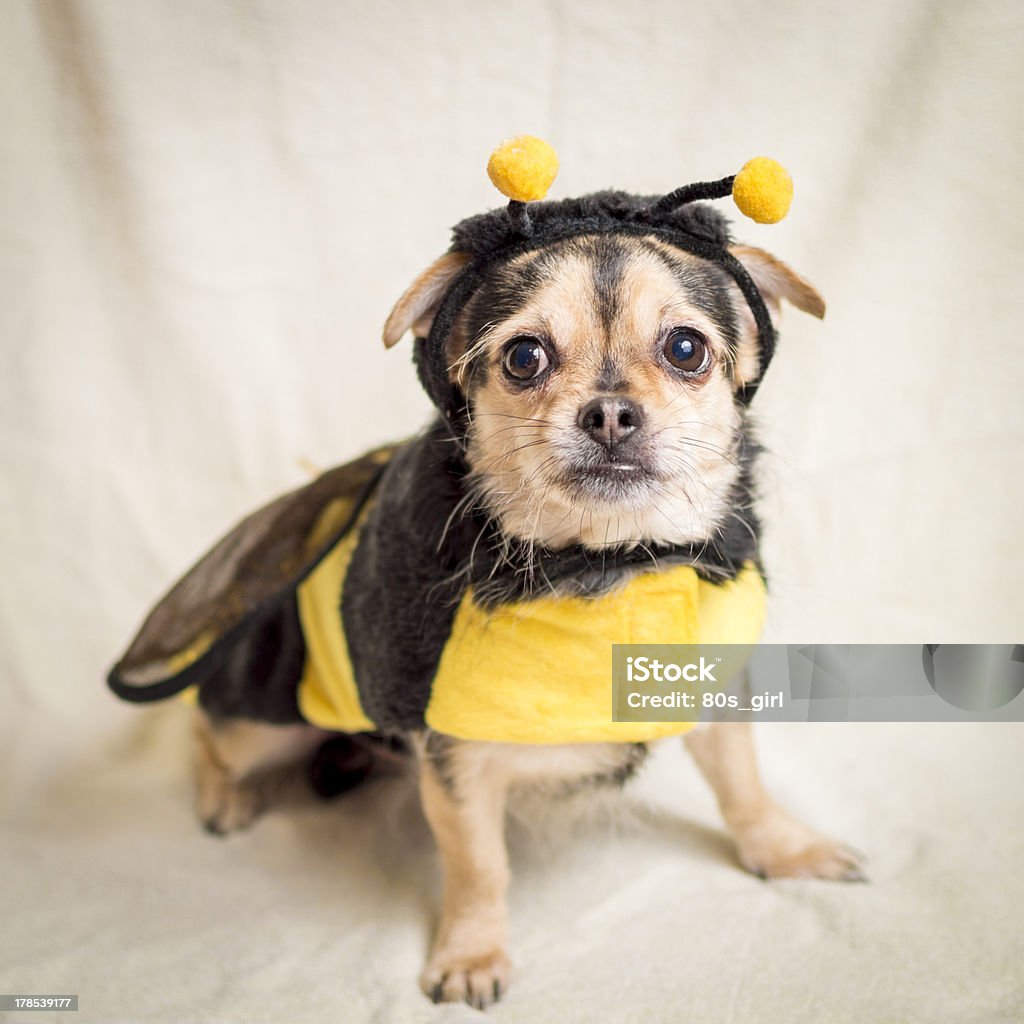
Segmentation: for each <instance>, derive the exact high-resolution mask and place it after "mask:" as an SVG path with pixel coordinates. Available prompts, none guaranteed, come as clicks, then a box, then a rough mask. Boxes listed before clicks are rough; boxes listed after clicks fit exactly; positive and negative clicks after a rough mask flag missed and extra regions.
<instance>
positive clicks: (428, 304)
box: [384, 252, 469, 348]
mask: <svg viewBox="0 0 1024 1024" xmlns="http://www.w3.org/2000/svg"><path fill="white" fill-rule="evenodd" d="M468 261H469V256H468V255H467V254H466V253H464V252H446V253H445V254H444V255H443V256H442V257H441V258H440V259H437V260H435V261H434V262H433V263H431V264H430V266H429V267H427V269H426V270H424V271H423V273H422V274H420V275H419V277H417V278H416V280H415V281H413V283H412V284H411V285H409V287H408V288H407V289H406V290H405V294H404V295H403V296H402V297H401V298H400V299H399V300H398V301H397V302H396V303H395V308H394V309H392V310H391V315H390V316H389V317H388V319H387V323H385V324H384V346H385V348H391V346H392V345H394V344H396V343H397V342H399V341H400V340H401V338H402V335H403V334H405V332H406V331H407V330H409V328H410V327H411V328H413V329H414V331H415V333H416V335H417V337H425V336H426V335H427V334H428V333H429V331H430V324H431V322H432V321H433V319H434V316H435V314H436V313H437V308H438V306H439V305H440V304H441V299H442V298H444V293H445V291H447V289H448V285H450V284H451V283H452V281H453V280H454V278H455V275H456V274H458V272H459V271H460V270H462V268H463V267H464V266H465V265H466V263H467V262H468Z"/></svg>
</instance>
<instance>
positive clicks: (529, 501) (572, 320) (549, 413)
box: [456, 243, 738, 548]
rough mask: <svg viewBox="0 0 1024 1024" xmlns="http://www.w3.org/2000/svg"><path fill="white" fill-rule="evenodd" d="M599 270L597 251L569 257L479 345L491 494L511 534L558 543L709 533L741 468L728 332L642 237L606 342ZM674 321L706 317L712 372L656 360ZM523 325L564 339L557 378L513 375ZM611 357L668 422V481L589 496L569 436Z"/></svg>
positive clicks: (477, 395) (479, 424)
mask: <svg viewBox="0 0 1024 1024" xmlns="http://www.w3.org/2000/svg"><path fill="white" fill-rule="evenodd" d="M659 244H660V243H659ZM591 277H592V272H591V265H590V262H589V261H588V260H587V259H586V258H584V257H582V256H579V255H569V256H567V257H566V258H565V259H564V260H563V261H562V262H561V263H560V264H559V266H558V268H557V271H556V272H555V275H554V278H553V279H552V280H551V281H550V282H548V283H547V284H546V285H544V286H543V287H542V288H541V289H540V290H539V291H538V293H537V294H536V295H535V296H534V297H533V299H532V300H531V301H530V303H529V304H528V305H527V306H526V307H525V308H524V309H523V310H521V311H520V312H519V313H518V314H517V315H516V316H514V317H513V318H511V319H510V320H506V321H503V322H502V323H499V324H496V325H495V326H494V327H493V328H492V329H491V330H490V331H488V332H487V334H486V335H485V336H484V337H483V338H482V339H479V340H478V341H477V342H476V343H475V344H474V346H473V348H472V349H471V351H470V353H469V357H471V358H477V359H478V358H483V359H486V360H487V361H488V363H489V365H490V366H491V367H492V372H491V373H489V374H488V376H487V381H486V383H485V384H484V386H483V387H482V388H478V389H476V390H475V391H474V392H473V408H474V416H473V422H472V425H471V428H470V434H469V446H468V457H469V463H470V466H471V468H472V470H473V475H474V480H475V481H476V484H477V486H478V488H479V490H480V493H481V494H482V496H483V498H484V504H486V505H487V506H488V507H489V508H490V509H491V510H493V511H494V512H495V513H496V516H497V518H498V519H499V521H500V523H501V526H502V530H503V532H504V533H505V534H506V535H508V536H511V537H515V538H518V539H521V540H526V541H529V542H533V543H539V544H544V545H546V546H548V547H554V548H557V547H563V546H565V545H568V544H573V543H581V544H584V545H587V546H590V547H603V546H605V545H619V544H639V543H651V542H662V543H675V544H682V543H686V542H688V541H694V540H699V539H703V538H705V537H707V536H708V535H709V534H711V533H713V532H714V530H715V528H716V526H717V525H718V524H719V523H720V522H721V519H722V517H723V516H724V515H725V513H726V512H727V510H728V509H727V505H726V498H727V496H728V493H729V490H730V488H731V486H732V484H733V481H734V480H735V478H736V475H737V473H738V466H737V465H736V460H735V451H734V450H733V440H734V433H735V427H736V423H737V415H738V414H737V413H736V411H735V408H734V405H733V400H732V393H733V388H734V384H733V382H732V381H731V379H730V377H729V371H728V360H727V351H726V343H725V339H724V338H722V337H721V335H720V333H719V332H718V330H717V328H716V327H715V325H714V324H713V323H712V322H711V321H710V320H709V319H708V317H707V316H706V315H705V314H704V313H703V312H702V311H701V310H700V309H699V308H698V307H697V306H696V305H694V304H693V303H692V302H691V301H689V299H688V297H687V295H686V293H685V291H684V290H683V289H682V287H681V286H680V284H679V282H678V281H677V280H676V279H675V278H674V277H673V275H672V274H671V272H670V271H669V270H668V269H667V268H666V267H665V266H664V265H663V264H662V263H661V262H660V261H659V260H658V259H657V257H656V256H655V255H654V254H652V253H650V252H649V251H647V250H646V249H644V248H643V247H642V246H640V245H638V244H637V245H635V246H634V251H633V253H632V254H631V258H630V260H629V263H628V266H627V268H626V270H625V274H624V279H623V282H622V285H621V287H620V289H619V291H620V294H621V295H622V296H623V297H624V299H625V301H624V302H623V303H622V309H621V312H620V314H619V316H618V317H617V318H616V320H615V322H614V324H613V325H612V328H611V330H610V332H609V338H608V342H607V344H604V343H602V339H603V336H604V329H603V327H602V325H601V323H600V321H599V318H598V314H597V310H596V308H595V303H594V296H593V285H592V281H591ZM668 325H671V326H693V327H696V328H697V329H698V330H700V331H701V333H703V334H704V335H705V336H706V337H707V338H708V339H709V340H710V341H711V343H712V351H713V353H714V360H715V361H714V365H713V366H712V369H711V373H710V375H709V376H708V378H707V380H706V381H704V382H702V383H700V384H695V383H687V382H683V381H680V380H679V379H678V378H674V377H672V376H671V375H669V374H668V373H666V372H665V371H664V370H663V369H662V368H661V367H659V366H658V365H657V364H656V363H655V362H654V360H653V359H652V346H653V345H654V343H655V339H656V338H657V337H658V334H659V332H660V331H662V330H663V329H664V328H665V327H666V326H668ZM518 334H544V335H546V336H548V337H550V338H552V339H554V341H555V344H556V346H557V347H558V349H559V352H560V353H561V354H562V360H561V368H560V369H559V370H558V371H557V379H555V377H554V376H553V377H552V380H551V386H550V387H548V386H544V387H541V388H537V389H532V390H530V391H528V392H525V393H523V392H518V391H514V390H512V389H510V388H509V387H508V386H507V384H506V383H505V381H504V380H503V376H502V373H501V370H500V366H499V360H500V357H501V351H502V346H503V345H504V344H505V343H506V342H507V341H508V340H509V339H511V338H513V337H515V336H516V335H518ZM605 357H611V358H612V359H613V360H615V361H616V363H617V364H618V365H619V366H620V368H621V369H622V372H623V374H624V375H625V378H626V382H627V387H626V389H625V391H624V394H626V395H628V396H630V397H637V398H639V399H641V400H642V402H643V406H644V410H645V413H646V414H647V417H648V423H649V425H650V430H651V431H652V432H655V431H656V432H658V438H659V441H658V453H657V456H656V458H657V461H658V463H659V469H660V474H661V479H660V481H659V485H658V487H657V488H656V490H654V491H652V493H650V494H649V495H648V496H647V497H646V498H643V497H641V498H638V499H637V500H636V501H631V502H623V503H618V504H607V505H604V506H601V505H598V504H595V503H591V504H588V505H585V506H581V503H580V501H579V500H578V498H577V497H576V496H575V495H574V494H572V493H571V492H568V491H567V490H565V489H564V488H563V487H562V486H560V484H559V482H558V476H559V473H560V472H561V471H562V470H563V469H564V458H563V455H562V452H563V449H564V437H565V435H566V434H568V433H571V432H572V430H573V427H574V424H575V422H576V418H577V416H578V414H579V410H580V408H581V406H582V405H583V404H584V403H585V402H586V401H588V400H589V399H591V398H593V397H594V395H595V387H594V382H595V379H596V378H597V377H598V374H599V372H600V368H601V364H602V361H603V360H604V359H605ZM464 361H465V360H464ZM457 370H458V367H456V371H457Z"/></svg>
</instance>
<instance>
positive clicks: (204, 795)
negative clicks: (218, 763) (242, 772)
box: [196, 772, 264, 836]
mask: <svg viewBox="0 0 1024 1024" xmlns="http://www.w3.org/2000/svg"><path fill="white" fill-rule="evenodd" d="M263 806H264V801H263V793H262V787H261V786H259V785H257V784H256V783H254V782H248V781H244V782H235V781H233V780H232V779H231V778H230V777H228V776H227V775H226V774H224V773H221V772H204V773H201V775H200V777H199V779H198V780H197V786H196V815H197V817H198V818H199V822H200V824H201V825H202V826H203V828H205V829H206V831H207V832H209V833H211V834H212V835H216V836H226V835H228V834H230V833H231V832H238V831H239V830H241V829H244V828H248V827H249V826H250V825H251V824H252V823H253V822H254V821H255V820H256V819H257V818H258V817H259V816H260V813H261V812H262V811H263Z"/></svg>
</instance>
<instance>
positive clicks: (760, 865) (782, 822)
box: [686, 722, 864, 882]
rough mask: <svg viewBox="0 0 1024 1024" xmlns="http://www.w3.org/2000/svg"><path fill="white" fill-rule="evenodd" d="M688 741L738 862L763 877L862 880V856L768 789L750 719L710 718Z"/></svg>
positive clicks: (688, 735)
mask: <svg viewBox="0 0 1024 1024" xmlns="http://www.w3.org/2000/svg"><path fill="white" fill-rule="evenodd" d="M686 745H687V747H688V748H689V750H690V753H691V754H693V757H694V760H696V762H697V765H698V767H699V768H700V770H701V772H702V774H703V775H704V778H706V779H707V781H708V782H709V783H710V785H711V788H712V789H713V790H714V791H715V797H716V798H717V799H718V806H719V807H720V808H721V811H722V817H723V818H724V819H725V823H726V825H727V826H728V828H729V831H730V832H731V833H732V835H733V838H734V839H735V841H736V850H737V853H738V855H739V859H740V862H741V863H742V864H743V866H744V867H745V868H747V869H748V870H749V871H752V872H754V874H756V875H760V876H762V877H763V878H782V877H797V876H802V877H815V878H830V879H836V880H840V881H847V882H853V881H863V880H864V875H863V873H862V872H861V868H860V860H861V858H860V855H859V854H858V853H857V852H856V851H855V850H852V849H851V848H850V847H848V846H845V845H844V844H843V843H839V842H836V841H835V840H833V839H829V838H828V837H827V836H823V835H821V834H820V833H818V832H815V831H814V830H813V829H810V828H808V827H807V826H806V825H804V824H802V823H801V822H799V821H797V820H796V818H794V817H793V816H792V815H791V814H789V812H788V811H785V810H784V809H783V808H781V807H780V806H779V805H778V804H777V803H776V802H775V801H774V800H773V799H772V798H771V797H770V796H769V795H768V793H767V792H766V790H765V788H764V785H763V784H762V782H761V776H760V773H759V772H758V770H757V759H756V757H755V754H754V736H753V729H752V727H751V725H750V723H749V722H713V723H711V724H708V725H705V726H702V727H700V728H698V729H695V730H694V731H693V732H691V733H688V734H687V735H686Z"/></svg>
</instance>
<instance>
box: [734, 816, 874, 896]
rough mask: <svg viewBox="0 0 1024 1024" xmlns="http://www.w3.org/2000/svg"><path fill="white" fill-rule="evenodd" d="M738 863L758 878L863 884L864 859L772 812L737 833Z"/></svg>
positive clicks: (842, 844) (854, 851)
mask: <svg viewBox="0 0 1024 1024" xmlns="http://www.w3.org/2000/svg"><path fill="white" fill-rule="evenodd" d="M736 850H737V853H738V854H739V858H740V863H741V864H742V865H743V866H744V867H745V868H746V869H747V870H748V871H751V872H753V873H754V874H755V875H758V876H760V877H761V878H825V879H829V880H831V881H836V882H866V881H867V876H866V875H865V874H864V866H863V861H864V857H863V855H862V854H860V853H858V852H857V851H856V850H854V849H853V848H852V847H850V846H847V845H845V844H844V843H840V842H837V841H836V840H834V839H830V838H828V836H823V835H821V833H820V832H815V831H814V830H813V829H810V828H808V827H807V826H806V825H803V824H801V823H800V822H799V821H797V820H796V819H795V818H792V817H790V816H789V815H788V814H787V813H786V812H785V811H782V810H779V809H777V808H776V809H773V810H771V811H770V812H768V813H766V814H765V815H764V816H763V817H762V818H760V819H758V820H757V821H755V822H752V823H751V824H749V825H746V826H744V828H743V829H742V830H737V833H736Z"/></svg>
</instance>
